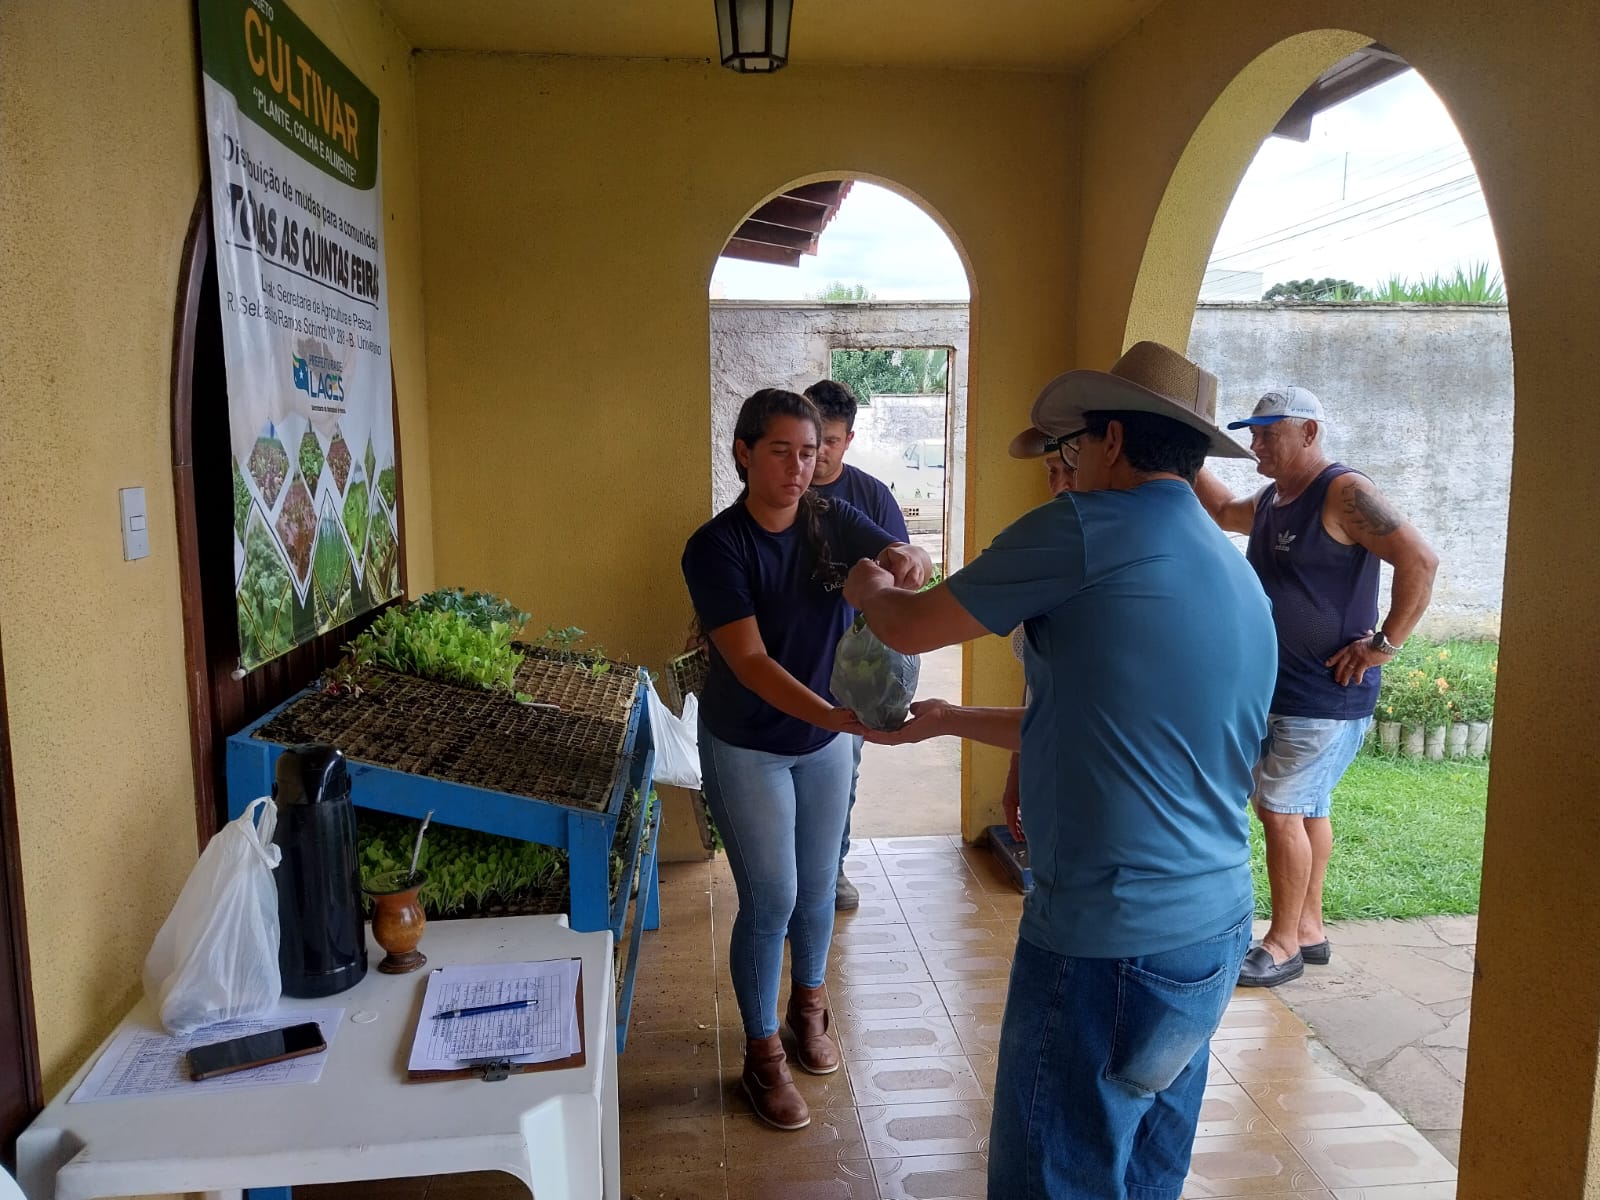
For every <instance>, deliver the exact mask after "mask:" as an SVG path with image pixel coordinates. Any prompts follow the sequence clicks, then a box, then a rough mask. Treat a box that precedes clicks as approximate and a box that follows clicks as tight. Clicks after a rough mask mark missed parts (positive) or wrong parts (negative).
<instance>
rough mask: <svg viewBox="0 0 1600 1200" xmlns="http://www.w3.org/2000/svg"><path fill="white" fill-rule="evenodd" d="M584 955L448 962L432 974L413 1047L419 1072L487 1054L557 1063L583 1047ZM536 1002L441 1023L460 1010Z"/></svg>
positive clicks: (444, 1068) (448, 1067) (455, 1066)
mask: <svg viewBox="0 0 1600 1200" xmlns="http://www.w3.org/2000/svg"><path fill="white" fill-rule="evenodd" d="M581 965H582V963H581V962H580V961H579V960H578V959H564V958H563V959H553V960H550V961H548V962H524V963H496V964H494V965H491V966H475V967H442V968H440V969H439V970H436V971H434V972H433V973H432V974H430V975H429V976H428V987H427V991H426V992H425V993H424V994H423V998H422V1017H421V1019H420V1021H419V1022H418V1024H417V1036H416V1039H415V1040H414V1041H413V1042H412V1044H411V1059H410V1061H409V1062H408V1063H407V1066H408V1068H409V1069H410V1070H412V1071H454V1070H459V1069H460V1068H461V1066H462V1065H463V1064H465V1063H470V1062H480V1061H483V1060H485V1059H509V1060H510V1061H512V1062H523V1063H536V1062H550V1061H552V1060H554V1059H558V1058H568V1057H570V1056H571V1055H574V1054H576V1053H577V1052H578V1050H579V1048H580V1044H581V1043H580V1041H579V1037H578V1011H577V1005H576V1004H575V1003H574V999H575V997H576V995H577V990H578V973H579V967H580V966H581ZM530 999H531V1000H536V1001H537V1002H538V1003H536V1004H534V1005H533V1006H531V1007H528V1008H519V1009H513V1010H511V1011H508V1012H496V1013H481V1014H478V1015H476V1016H464V1017H451V1018H448V1019H446V1020H442V1021H441V1020H436V1019H435V1018H434V1014H435V1013H441V1012H448V1011H450V1010H451V1009H457V1008H476V1007H478V1006H480V1005H486V1004H504V1003H506V1002H508V1001H512V1000H530Z"/></svg>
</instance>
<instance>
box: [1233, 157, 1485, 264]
mask: <svg viewBox="0 0 1600 1200" xmlns="http://www.w3.org/2000/svg"><path fill="white" fill-rule="evenodd" d="M1463 186H1465V187H1467V188H1470V189H1472V190H1476V189H1477V186H1478V178H1477V176H1476V175H1462V176H1458V177H1456V178H1455V179H1450V180H1446V181H1445V182H1443V183H1438V184H1434V185H1433V186H1431V187H1428V188H1424V189H1423V190H1421V191H1418V192H1411V193H1409V194H1407V195H1404V196H1401V197H1399V198H1397V199H1394V200H1389V201H1385V202H1384V203H1383V204H1379V205H1374V206H1372V207H1369V208H1360V209H1358V211H1353V212H1350V213H1348V214H1347V215H1344V216H1335V217H1333V219H1331V220H1325V221H1323V222H1322V223H1321V224H1318V225H1310V226H1306V222H1304V221H1300V222H1297V223H1296V224H1294V225H1289V226H1285V227H1284V228H1283V229H1280V230H1275V231H1274V233H1273V234H1268V235H1263V239H1261V240H1258V241H1257V243H1256V244H1253V245H1248V246H1245V247H1242V248H1240V249H1238V250H1235V251H1232V252H1230V253H1226V254H1217V255H1213V256H1212V258H1211V263H1212V264H1213V265H1216V264H1218V263H1224V262H1227V261H1229V260H1231V259H1237V258H1244V257H1246V256H1249V255H1254V254H1259V253H1260V252H1261V251H1263V250H1269V249H1271V248H1272V247H1273V246H1278V245H1282V244H1283V243H1284V242H1292V241H1296V240H1298V239H1300V238H1304V237H1309V236H1310V235H1312V234H1315V233H1318V232H1320V231H1322V230H1325V229H1331V228H1333V227H1334V226H1337V225H1344V224H1348V223H1349V222H1352V221H1360V220H1363V219H1365V218H1368V217H1374V216H1378V215H1380V214H1382V213H1385V212H1389V211H1392V210H1394V209H1395V208H1398V207H1400V206H1402V205H1406V204H1410V203H1412V202H1414V201H1416V200H1419V199H1423V198H1425V197H1427V196H1430V195H1433V194H1435V193H1438V192H1441V191H1444V190H1446V189H1450V188H1455V189H1458V194H1457V195H1455V196H1452V197H1451V198H1450V200H1451V201H1452V202H1453V201H1455V200H1459V199H1464V198H1465V197H1466V196H1468V195H1471V194H1472V193H1471V191H1459V189H1461V188H1462V187H1463ZM1348 207H1351V208H1355V207H1357V206H1354V205H1351V206H1348ZM1302 226H1305V227H1304V228H1302Z"/></svg>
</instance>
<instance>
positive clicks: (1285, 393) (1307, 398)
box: [1228, 386, 1328, 429]
mask: <svg viewBox="0 0 1600 1200" xmlns="http://www.w3.org/2000/svg"><path fill="white" fill-rule="evenodd" d="M1285 417H1299V418H1300V419H1301V420H1303V421H1318V422H1320V423H1322V424H1327V421H1328V418H1327V417H1325V416H1324V415H1323V413H1322V401H1321V400H1318V399H1317V398H1316V397H1315V396H1314V395H1312V394H1311V392H1310V391H1309V390H1307V389H1306V388H1303V387H1292V386H1291V387H1281V388H1273V389H1272V390H1271V391H1270V392H1268V393H1267V394H1266V395H1265V396H1263V397H1261V399H1259V400H1257V401H1256V407H1255V411H1254V412H1252V413H1251V414H1250V415H1249V416H1248V417H1246V418H1245V419H1244V420H1242V421H1229V422H1228V428H1229V429H1243V428H1244V427H1245V426H1247V425H1271V424H1273V423H1275V422H1277V421H1281V420H1283V419H1284V418H1285Z"/></svg>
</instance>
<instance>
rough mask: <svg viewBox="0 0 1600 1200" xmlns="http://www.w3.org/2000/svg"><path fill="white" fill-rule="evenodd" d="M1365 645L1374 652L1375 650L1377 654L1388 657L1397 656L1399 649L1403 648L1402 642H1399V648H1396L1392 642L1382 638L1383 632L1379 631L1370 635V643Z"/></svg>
mask: <svg viewBox="0 0 1600 1200" xmlns="http://www.w3.org/2000/svg"><path fill="white" fill-rule="evenodd" d="M1367 644H1368V645H1369V646H1371V647H1372V648H1373V649H1374V650H1376V651H1377V652H1378V653H1379V654H1388V655H1390V656H1393V655H1396V654H1399V653H1400V650H1401V647H1403V646H1404V645H1405V643H1404V642H1401V643H1400V645H1399V646H1396V645H1395V644H1394V643H1393V642H1391V641H1390V640H1389V639H1388V638H1387V637H1385V636H1384V633H1383V630H1381V629H1380V630H1378V632H1377V633H1375V634H1373V635H1372V641H1370V642H1368V643H1367Z"/></svg>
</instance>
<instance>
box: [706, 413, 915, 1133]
mask: <svg viewBox="0 0 1600 1200" xmlns="http://www.w3.org/2000/svg"><path fill="white" fill-rule="evenodd" d="M821 436H822V420H821V417H820V416H819V414H818V413H817V409H816V406H815V405H813V404H812V403H811V401H809V400H807V399H805V398H804V397H803V396H798V395H796V394H795V393H793V392H785V391H780V390H778V389H776V388H768V389H765V390H763V391H760V392H757V393H756V394H755V395H753V396H751V397H750V398H749V399H748V400H746V401H745V402H744V406H743V407H742V408H741V409H740V410H739V419H738V422H737V424H736V425H735V427H734V440H733V458H734V464H735V466H736V467H737V468H738V472H739V478H740V479H741V480H743V481H744V483H745V489H744V491H743V492H742V493H741V494H740V496H739V498H738V500H737V501H735V502H734V503H733V504H732V505H731V506H729V507H728V508H726V509H724V510H723V511H722V512H720V513H718V514H717V515H716V516H715V517H713V518H712V519H711V520H710V521H707V522H706V523H705V524H704V525H702V526H701V527H700V528H699V529H698V530H696V531H695V533H694V536H693V537H691V538H690V539H689V543H688V545H687V546H686V547H685V548H684V552H683V577H684V579H685V581H686V582H687V583H688V585H689V595H690V597H691V598H692V599H693V601H694V608H695V613H696V615H697V616H698V618H699V620H700V626H701V628H702V629H704V630H705V631H706V634H707V637H708V640H709V642H710V648H709V649H710V660H711V666H710V671H709V673H708V675H707V678H706V685H705V692H704V694H703V695H702V696H701V698H700V729H699V736H700V766H701V774H702V777H703V779H704V788H705V794H706V802H707V804H708V805H709V806H710V808H711V813H712V815H713V816H714V817H715V818H716V822H717V828H718V830H719V831H720V832H721V834H722V840H723V844H724V845H725V846H726V847H727V850H728V863H729V865H730V866H731V867H732V868H733V877H734V883H735V885H736V886H737V888H738V892H739V914H738V916H737V918H736V919H735V920H734V923H733V937H732V943H731V946H730V950H729V955H728V960H729V966H730V968H731V970H732V975H733V989H734V995H735V997H736V998H737V999H738V1002H739V1014H740V1016H741V1018H742V1019H743V1021H744V1029H745V1037H746V1039H747V1043H746V1048H745V1062H744V1077H743V1083H744V1088H745V1091H746V1092H747V1093H748V1094H749V1096H750V1101H751V1103H752V1104H753V1105H754V1106H755V1110H756V1112H757V1114H758V1115H760V1116H761V1117H762V1119H764V1120H765V1121H767V1122H768V1123H769V1124H771V1125H775V1126H776V1127H778V1128H779V1129H800V1128H803V1127H804V1126H805V1125H807V1124H809V1123H810V1121H811V1117H810V1114H809V1113H808V1112H807V1110H806V1103H805V1100H804V1099H802V1098H801V1096H800V1093H799V1092H798V1091H797V1090H796V1089H795V1086H794V1081H793V1079H792V1077H791V1076H790V1074H789V1070H788V1066H787V1064H786V1063H785V1060H784V1050H783V1044H782V1042H781V1041H780V1040H779V1038H778V990H779V987H780V984H781V978H782V973H783V942H784V938H785V936H787V937H788V939H789V947H790V953H791V957H792V967H791V974H792V976H793V981H792V987H791V989H790V995H789V1006H788V1011H787V1014H786V1019H787V1021H788V1024H789V1027H790V1028H791V1029H792V1030H793V1031H794V1034H795V1038H796V1040H797V1042H798V1043H799V1049H798V1054H797V1058H798V1060H799V1063H800V1065H801V1066H802V1067H803V1068H805V1069H806V1070H807V1071H810V1072H812V1073H814V1074H828V1073H829V1072H832V1071H836V1070H838V1069H839V1053H838V1050H837V1048H836V1047H835V1046H834V1044H833V1042H832V1040H831V1039H830V1038H829V1037H828V1036H827V1028H828V1024H829V1020H828V1012H827V1007H826V1005H825V1003H824V1000H823V991H822V987H823V978H824V975H825V973H826V971H827V966H828V946H829V943H830V941H831V940H832V937H833V893H834V883H835V880H836V878H837V875H838V868H839V841H840V838H841V837H842V835H843V832H844V821H845V813H846V810H847V807H848V804H849V800H850V773H851V766H852V753H851V747H852V742H851V740H850V739H849V738H840V737H839V736H838V735H839V734H840V733H863V732H865V730H864V728H863V727H862V726H861V725H860V724H859V722H857V720H856V717H855V714H854V713H853V712H851V711H849V710H848V709H844V708H840V707H839V706H838V705H836V704H835V703H834V702H833V697H832V695H831V693H830V692H829V689H828V676H829V674H830V672H831V671H832V667H833V654H834V647H835V646H836V645H837V644H838V641H839V638H840V637H841V636H842V635H843V634H844V631H845V630H846V629H847V628H848V627H849V624H850V621H851V620H852V619H853V617H854V613H853V611H852V610H851V609H849V608H848V607H847V606H846V605H845V602H844V597H843V595H842V593H841V591H840V588H841V587H842V585H843V583H844V576H845V574H846V572H847V571H848V569H849V567H850V566H851V565H853V564H854V563H855V562H856V561H857V560H858V559H862V558H874V559H876V560H877V561H878V563H879V564H880V565H881V566H883V567H884V568H885V569H887V570H889V571H891V572H893V574H894V576H895V579H896V581H897V583H899V584H900V586H904V587H920V586H921V585H922V583H923V582H925V581H926V579H927V577H928V575H929V573H930V572H931V570H932V563H931V562H930V561H929V559H928V556H927V554H926V553H925V552H924V551H922V550H919V549H917V548H916V547H914V546H909V545H906V544H905V543H904V542H897V541H895V540H894V539H893V538H892V537H890V535H889V534H887V533H885V532H884V531H883V530H882V529H880V528H879V527H878V526H877V525H874V524H873V523H872V522H871V521H870V520H869V519H868V518H867V517H866V516H865V515H864V514H863V513H861V512H860V511H859V510H857V509H856V508H853V507H852V506H851V505H849V504H846V503H842V502H839V501H829V500H825V499H823V498H822V497H820V496H817V495H815V494H814V493H812V492H810V491H809V490H808V489H809V487H810V484H811V474H812V470H813V469H814V467H815V465H816V455H817V445H818V443H819V442H820V441H821Z"/></svg>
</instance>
